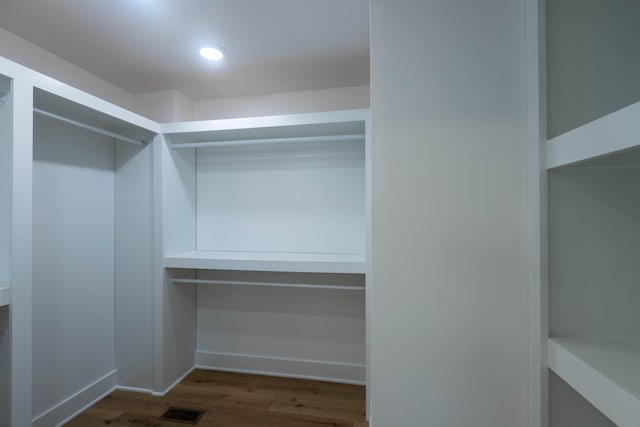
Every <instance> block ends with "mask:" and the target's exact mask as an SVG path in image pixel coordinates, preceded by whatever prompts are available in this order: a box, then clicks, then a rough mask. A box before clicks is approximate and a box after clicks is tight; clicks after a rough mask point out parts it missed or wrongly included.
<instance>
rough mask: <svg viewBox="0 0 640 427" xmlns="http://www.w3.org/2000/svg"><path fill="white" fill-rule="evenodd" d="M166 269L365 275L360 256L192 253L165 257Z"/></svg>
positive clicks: (364, 266)
mask: <svg viewBox="0 0 640 427" xmlns="http://www.w3.org/2000/svg"><path fill="white" fill-rule="evenodd" d="M164 266H165V267H167V268H192V269H208V270H244V271H288V272H296V273H360V274H364V273H365V272H366V262H365V256H364V255H363V254H314V253H282V252H219V251H192V252H183V253H179V254H174V255H169V256H166V257H165V258H164Z"/></svg>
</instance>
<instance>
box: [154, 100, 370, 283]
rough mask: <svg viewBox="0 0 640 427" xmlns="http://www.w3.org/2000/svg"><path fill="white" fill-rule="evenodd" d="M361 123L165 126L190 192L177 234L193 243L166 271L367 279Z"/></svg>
mask: <svg viewBox="0 0 640 427" xmlns="http://www.w3.org/2000/svg"><path fill="white" fill-rule="evenodd" d="M367 116H368V112H367V111H364V110H355V111H337V112H330V113H315V114H298V115H288V116H270V117H258V118H248V119H232V120H216V121H205V122H191V123H173V124H167V125H165V126H164V128H163V133H164V136H165V139H166V140H167V142H168V147H169V149H170V150H171V151H174V152H175V154H174V157H175V158H176V159H181V162H180V161H179V162H178V163H182V165H183V167H182V169H181V170H180V171H177V175H178V177H179V178H180V179H181V180H182V181H183V182H188V183H190V184H189V185H193V187H194V191H195V194H194V195H193V196H190V197H187V198H185V199H183V200H186V201H190V202H191V203H192V204H193V205H192V209H193V210H194V212H193V218H195V221H185V222H184V232H185V233H190V234H194V235H195V237H196V239H195V240H194V241H193V242H192V244H191V247H188V248H185V249H187V250H185V251H179V252H172V251H169V252H168V253H167V254H166V255H165V267H169V268H189V269H226V270H257V271H288V272H317V273H359V274H364V273H365V272H366V265H367V264H366V249H365V247H366V223H367V209H366V168H365V153H366V151H365V149H366V143H365V140H366V135H365V133H366V120H367ZM186 159H188V160H186ZM193 198H195V200H193ZM194 227H195V230H194V229H193V228H194Z"/></svg>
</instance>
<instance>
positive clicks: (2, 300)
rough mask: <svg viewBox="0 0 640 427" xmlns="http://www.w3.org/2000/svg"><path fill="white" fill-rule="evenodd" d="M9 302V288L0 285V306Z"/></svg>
mask: <svg viewBox="0 0 640 427" xmlns="http://www.w3.org/2000/svg"><path fill="white" fill-rule="evenodd" d="M10 302H11V289H10V288H6V287H3V285H0V307H2V306H4V305H9V303H10Z"/></svg>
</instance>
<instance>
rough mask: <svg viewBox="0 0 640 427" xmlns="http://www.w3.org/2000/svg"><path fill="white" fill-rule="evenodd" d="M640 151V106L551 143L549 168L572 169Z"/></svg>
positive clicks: (548, 149) (605, 118) (618, 112)
mask: <svg viewBox="0 0 640 427" xmlns="http://www.w3.org/2000/svg"><path fill="white" fill-rule="evenodd" d="M634 148H640V102H636V103H635V104H632V105H630V106H628V107H625V108H623V109H621V110H618V111H616V112H613V113H611V114H609V115H607V116H604V117H601V118H599V119H598V120H594V121H593V122H590V123H587V124H586V125H584V126H580V127H579V128H577V129H574V130H572V131H569V132H567V133H564V134H562V135H559V136H557V137H555V138H553V139H551V140H549V141H548V142H547V168H548V169H553V168H557V167H562V166H569V165H573V164H576V163H581V162H584V161H587V160H592V159H596V158H600V157H604V156H610V155H614V154H618V153H621V152H623V151H627V150H632V149H634Z"/></svg>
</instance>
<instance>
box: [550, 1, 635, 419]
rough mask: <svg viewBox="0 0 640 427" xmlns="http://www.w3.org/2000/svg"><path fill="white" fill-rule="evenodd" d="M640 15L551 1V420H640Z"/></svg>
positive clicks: (619, 7) (624, 8)
mask: <svg viewBox="0 0 640 427" xmlns="http://www.w3.org/2000/svg"><path fill="white" fill-rule="evenodd" d="M595 10H597V11H598V12H597V13H595V14H594V11H595ZM639 18H640V8H638V7H629V4H628V3H625V4H624V5H623V3H616V2H614V3H612V2H606V1H599V0H592V1H589V2H575V1H569V0H554V1H550V2H547V61H548V67H547V71H548V76H547V79H548V117H549V120H548V122H549V128H548V132H549V137H550V140H549V141H548V144H547V156H548V157H547V167H548V176H547V178H548V221H549V223H548V233H549V234H548V236H549V245H548V257H549V302H548V303H549V307H548V311H549V317H548V320H549V341H548V364H549V368H550V370H551V373H550V378H549V412H550V415H549V424H550V426H552V427H561V426H573V425H580V426H590V427H591V426H593V427H610V426H614V425H617V426H628V427H630V426H636V425H637V424H638V420H639V419H640V314H639V311H638V303H640V281H639V280H638V279H639V278H640V264H639V263H638V261H639V260H640V245H639V244H638V242H640V198H639V197H638V194H639V193H638V190H639V189H640V139H639V136H640V103H638V102H637V101H638V100H640V83H639V81H638V79H637V75H638V73H639V72H640V61H638V60H637V54H636V53H637V52H636V50H637V40H638V39H640V29H639V28H638V26H637V20H638V19H639ZM584 40H598V43H589V44H585V43H584Z"/></svg>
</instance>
